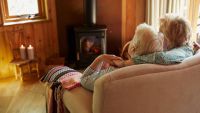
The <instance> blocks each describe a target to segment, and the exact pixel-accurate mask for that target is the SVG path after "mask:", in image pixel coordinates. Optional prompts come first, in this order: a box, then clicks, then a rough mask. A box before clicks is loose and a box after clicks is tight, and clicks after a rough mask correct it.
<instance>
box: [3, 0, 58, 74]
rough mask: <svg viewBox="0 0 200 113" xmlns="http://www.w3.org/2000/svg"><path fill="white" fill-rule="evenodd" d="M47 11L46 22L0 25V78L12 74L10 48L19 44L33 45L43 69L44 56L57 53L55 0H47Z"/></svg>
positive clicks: (17, 46) (14, 47)
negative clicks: (47, 19) (48, 18)
mask: <svg viewBox="0 0 200 113" xmlns="http://www.w3.org/2000/svg"><path fill="white" fill-rule="evenodd" d="M48 12H49V17H50V20H49V21H46V22H38V23H31V24H21V25H12V26H6V27H0V59H1V60H0V69H1V70H0V78H5V77H9V76H13V70H12V66H11V65H10V63H9V62H10V61H11V60H12V59H13V54H12V50H13V49H16V48H19V47H20V45H21V44H24V45H25V46H26V47H27V46H28V45H29V44H31V45H33V47H34V49H35V55H36V56H37V58H38V59H39V63H40V65H39V66H40V69H44V67H45V61H46V58H48V57H50V56H52V55H56V54H59V51H58V50H59V49H58V37H57V20H56V10H55V0H48ZM4 68H6V69H5V70H2V69H4Z"/></svg>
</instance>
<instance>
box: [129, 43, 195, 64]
mask: <svg viewBox="0 0 200 113" xmlns="http://www.w3.org/2000/svg"><path fill="white" fill-rule="evenodd" d="M190 56H193V50H192V48H191V47H189V46H182V47H179V48H175V49H172V50H170V51H165V52H155V53H152V54H148V55H142V56H136V57H134V58H132V59H133V62H134V63H135V64H144V63H151V64H162V65H169V64H177V63H180V62H182V61H183V60H184V59H185V58H188V57H190Z"/></svg>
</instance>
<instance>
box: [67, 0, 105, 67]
mask: <svg viewBox="0 0 200 113" xmlns="http://www.w3.org/2000/svg"><path fill="white" fill-rule="evenodd" d="M84 13H85V23H84V25H82V26H81V27H75V28H74V33H75V35H74V36H75V37H74V38H75V43H76V44H75V45H76V46H75V47H76V49H75V50H76V67H78V68H79V67H80V68H82V67H86V66H88V65H89V64H90V63H91V62H92V61H93V60H94V59H95V58H96V57H97V56H98V55H100V54H104V53H106V30H107V28H106V26H105V25H96V0H84ZM69 45H72V44H69ZM70 55H71V54H70Z"/></svg>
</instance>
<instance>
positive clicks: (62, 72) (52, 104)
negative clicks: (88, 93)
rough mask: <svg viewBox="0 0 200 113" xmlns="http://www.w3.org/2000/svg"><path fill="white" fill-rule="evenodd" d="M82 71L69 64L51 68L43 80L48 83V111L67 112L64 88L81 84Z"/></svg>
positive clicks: (50, 112)
mask: <svg viewBox="0 0 200 113" xmlns="http://www.w3.org/2000/svg"><path fill="white" fill-rule="evenodd" d="M81 76H82V73H80V72H78V71H76V70H74V69H71V68H69V67H67V66H56V67H53V68H52V69H50V70H49V71H48V72H47V73H46V74H45V75H44V76H43V77H42V78H41V81H42V82H45V83H47V84H48V86H49V88H48V90H47V93H46V96H47V113H66V112H67V109H66V108H65V106H64V104H63V102H62V95H63V91H64V90H71V89H73V88H76V87H79V86H80V78H81Z"/></svg>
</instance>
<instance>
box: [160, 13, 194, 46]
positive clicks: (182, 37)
mask: <svg viewBox="0 0 200 113" xmlns="http://www.w3.org/2000/svg"><path fill="white" fill-rule="evenodd" d="M159 30H160V32H162V33H163V34H164V37H165V41H166V42H165V43H167V49H172V48H175V47H180V46H182V45H185V44H186V43H188V42H189V40H190V37H191V33H192V30H191V26H190V23H189V22H188V20H186V19H185V18H183V17H181V16H178V15H174V14H167V15H165V16H164V17H162V18H161V19H160V29H159Z"/></svg>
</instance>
